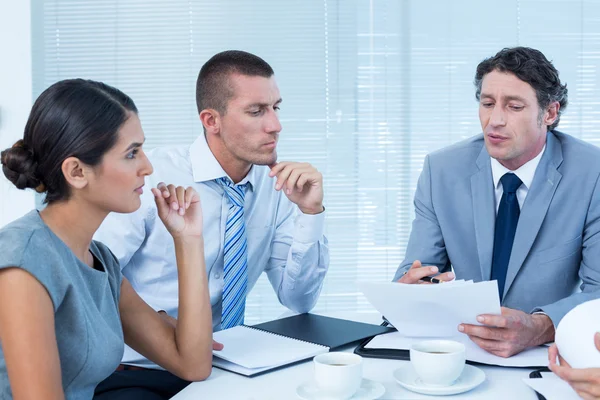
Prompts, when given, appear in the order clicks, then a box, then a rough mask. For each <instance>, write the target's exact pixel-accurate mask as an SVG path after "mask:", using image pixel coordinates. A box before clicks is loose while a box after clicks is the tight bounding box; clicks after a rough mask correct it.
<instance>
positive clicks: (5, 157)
mask: <svg viewBox="0 0 600 400" xmlns="http://www.w3.org/2000/svg"><path fill="white" fill-rule="evenodd" d="M0 160H1V161H2V172H4V175H5V176H6V177H7V178H8V180H9V181H11V182H12V183H13V184H14V185H15V186H16V187H17V188H19V189H26V188H33V189H36V191H38V192H42V191H44V190H43V189H44V188H43V187H44V185H43V184H42V182H41V181H40V180H39V179H38V178H37V177H36V169H37V162H36V161H35V159H34V156H33V152H32V151H31V150H30V149H29V148H28V147H27V145H25V143H23V140H19V141H17V143H15V144H14V145H13V146H12V147H11V148H9V149H6V150H4V151H3V152H2V153H1V155H0Z"/></svg>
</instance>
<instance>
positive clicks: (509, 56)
mask: <svg viewBox="0 0 600 400" xmlns="http://www.w3.org/2000/svg"><path fill="white" fill-rule="evenodd" d="M492 71H500V72H510V73H512V74H515V76H516V77H517V78H519V79H520V80H522V81H523V82H527V83H528V84H530V85H531V87H532V88H533V90H535V93H536V95H537V100H538V104H539V106H540V109H541V110H545V109H546V107H548V105H549V104H550V103H553V102H555V101H557V102H558V103H559V104H560V108H559V109H558V116H557V117H556V120H555V121H554V123H553V124H552V125H549V126H548V130H553V129H555V128H556V127H557V126H558V123H559V122H560V115H561V114H562V112H563V111H564V110H565V109H566V108H567V103H568V90H567V85H566V84H565V85H563V84H561V83H560V78H559V77H558V71H557V70H556V68H554V65H552V63H551V62H550V61H548V59H547V58H546V57H545V56H544V54H542V52H541V51H539V50H536V49H532V48H529V47H511V48H505V49H502V50H500V51H499V52H498V53H497V54H496V55H495V56H493V57H490V58H486V59H485V60H483V61H482V62H481V63H479V65H478V66H477V72H476V73H475V81H474V83H475V87H476V92H475V98H476V99H477V101H479V98H480V96H481V83H482V82H483V78H484V77H485V75H487V74H489V73H490V72H492Z"/></svg>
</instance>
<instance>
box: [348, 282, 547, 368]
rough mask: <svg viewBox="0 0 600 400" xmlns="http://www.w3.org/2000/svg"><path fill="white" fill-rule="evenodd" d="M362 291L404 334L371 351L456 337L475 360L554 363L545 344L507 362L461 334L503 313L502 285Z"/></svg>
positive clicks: (376, 342) (390, 285) (372, 286)
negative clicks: (483, 316)
mask: <svg viewBox="0 0 600 400" xmlns="http://www.w3.org/2000/svg"><path fill="white" fill-rule="evenodd" d="M359 288H360V290H361V291H362V292H363V293H364V294H365V296H366V297H367V299H368V300H369V302H370V303H371V304H372V305H373V306H374V307H375V308H376V309H377V311H379V312H380V313H381V314H382V315H384V316H385V317H386V319H387V320H388V321H390V322H391V323H392V325H394V327H395V328H396V329H397V330H398V332H394V333H388V334H386V335H380V336H377V337H376V338H374V339H373V340H371V341H370V342H369V343H368V344H367V346H366V348H385V349H397V350H398V349H402V350H408V349H410V346H411V345H412V344H413V343H416V342H419V341H422V340H426V339H435V338H439V339H450V340H456V341H459V342H461V343H464V344H465V347H466V356H467V359H468V360H470V361H475V362H480V363H484V364H492V365H502V366H513V367H534V366H546V365H548V351H547V348H546V347H545V346H540V347H537V348H532V349H529V350H527V351H524V352H522V353H520V354H518V355H516V356H513V357H510V358H502V357H498V356H495V355H493V354H491V353H488V352H486V351H485V350H483V349H481V348H480V347H479V346H477V345H476V344H475V343H473V342H472V341H471V340H470V339H469V337H468V336H467V335H465V334H463V333H460V332H459V331H458V325H459V324H461V323H466V324H473V325H481V324H480V323H479V322H477V319H476V318H477V316H478V315H481V314H500V313H501V310H500V300H499V297H498V286H497V282H496V281H486V282H478V283H473V281H453V282H446V283H443V284H434V285H407V284H402V283H396V282H383V283H379V282H378V283H373V282H362V283H359Z"/></svg>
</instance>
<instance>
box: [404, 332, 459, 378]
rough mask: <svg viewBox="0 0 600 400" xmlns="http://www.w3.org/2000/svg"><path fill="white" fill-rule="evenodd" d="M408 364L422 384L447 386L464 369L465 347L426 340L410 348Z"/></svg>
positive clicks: (442, 341) (457, 343) (450, 341)
mask: <svg viewBox="0 0 600 400" xmlns="http://www.w3.org/2000/svg"><path fill="white" fill-rule="evenodd" d="M410 362H411V364H412V365H413V367H414V369H415V372H416V373H417V375H419V378H421V380H422V381H423V383H424V384H426V385H430V386H449V385H452V384H453V383H454V382H455V381H456V379H458V377H459V376H460V374H462V371H463V369H464V367H465V345H464V344H462V343H460V342H455V341H453V340H426V341H423V342H419V343H416V344H414V345H412V346H411V348H410Z"/></svg>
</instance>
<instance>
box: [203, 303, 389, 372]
mask: <svg viewBox="0 0 600 400" xmlns="http://www.w3.org/2000/svg"><path fill="white" fill-rule="evenodd" d="M389 331H391V329H390V328H386V327H382V326H379V325H371V324H364V323H361V322H354V321H348V320H343V319H338V318H330V317H324V316H321V315H316V314H299V315H294V316H292V317H287V318H282V319H278V320H275V321H270V322H267V323H264V324H259V325H256V326H247V325H240V326H236V327H234V328H230V329H226V330H223V331H219V332H215V333H214V334H213V338H214V340H216V341H217V342H220V343H223V346H224V348H223V350H220V351H213V356H214V357H213V365H214V366H215V367H219V368H222V369H226V370H228V371H231V372H235V373H238V374H241V375H245V376H254V375H257V374H260V373H263V372H266V371H269V370H272V369H275V368H279V367H282V366H285V365H289V364H293V363H296V362H298V361H302V360H306V359H309V358H312V357H314V356H316V355H318V354H322V353H327V352H328V351H329V350H330V349H332V348H336V347H340V346H344V345H347V344H350V343H352V342H355V341H359V340H363V339H365V338H367V337H372V336H375V335H378V334H380V333H386V332H389Z"/></svg>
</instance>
